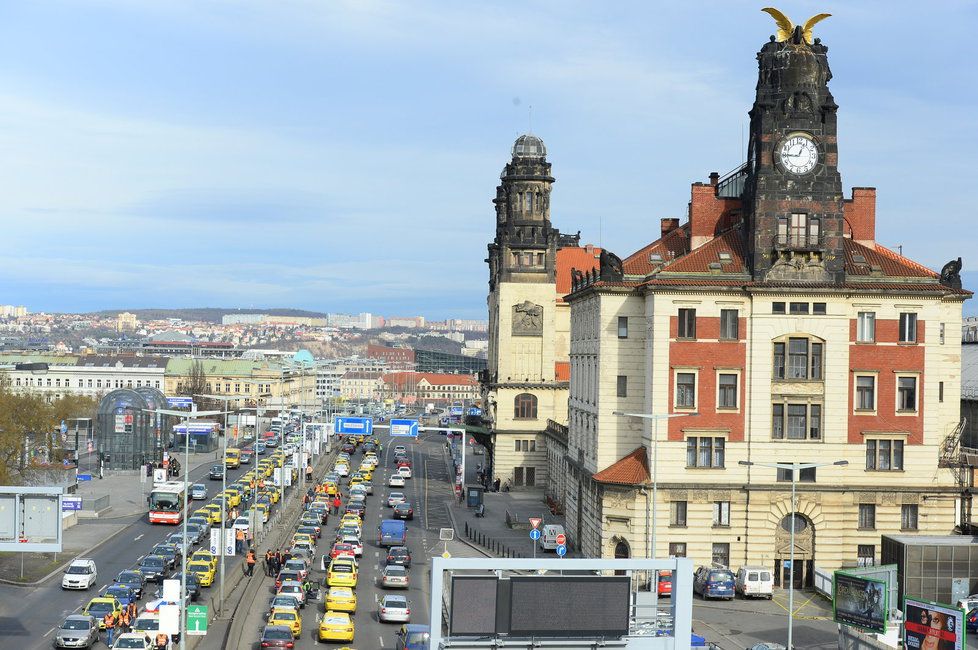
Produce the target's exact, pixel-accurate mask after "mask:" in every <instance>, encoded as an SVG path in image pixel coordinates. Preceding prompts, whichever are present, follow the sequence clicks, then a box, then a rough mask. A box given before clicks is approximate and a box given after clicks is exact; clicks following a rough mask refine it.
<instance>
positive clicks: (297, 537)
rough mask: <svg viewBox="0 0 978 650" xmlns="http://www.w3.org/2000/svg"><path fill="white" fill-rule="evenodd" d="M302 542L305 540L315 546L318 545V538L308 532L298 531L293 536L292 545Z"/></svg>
mask: <svg viewBox="0 0 978 650" xmlns="http://www.w3.org/2000/svg"><path fill="white" fill-rule="evenodd" d="M300 542H304V543H306V544H309V545H310V546H315V545H316V540H315V539H313V537H312V535H310V534H308V533H296V534H295V535H293V536H292V545H293V546H295V545H296V544H298V543H300Z"/></svg>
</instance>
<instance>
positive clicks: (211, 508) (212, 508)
mask: <svg viewBox="0 0 978 650" xmlns="http://www.w3.org/2000/svg"><path fill="white" fill-rule="evenodd" d="M201 510H206V511H207V512H209V513H211V523H212V524H219V523H221V506H220V504H217V503H208V504H207V505H206V506H204V507H203V508H201Z"/></svg>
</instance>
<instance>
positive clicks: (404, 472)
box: [397, 465, 411, 478]
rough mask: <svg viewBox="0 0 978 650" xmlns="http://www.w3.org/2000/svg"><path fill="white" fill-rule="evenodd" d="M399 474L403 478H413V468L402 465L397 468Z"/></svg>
mask: <svg viewBox="0 0 978 650" xmlns="http://www.w3.org/2000/svg"><path fill="white" fill-rule="evenodd" d="M397 473H398V474H400V475H401V478H411V468H410V467H408V466H407V465H402V466H401V467H398V468H397Z"/></svg>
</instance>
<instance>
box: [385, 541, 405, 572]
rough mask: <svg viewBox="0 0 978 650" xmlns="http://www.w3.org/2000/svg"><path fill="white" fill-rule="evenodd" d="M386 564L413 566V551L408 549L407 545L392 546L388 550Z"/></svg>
mask: <svg viewBox="0 0 978 650" xmlns="http://www.w3.org/2000/svg"><path fill="white" fill-rule="evenodd" d="M386 564H387V565H388V566H390V565H392V564H396V565H398V566H402V567H404V568H405V569H409V568H411V551H409V550H408V547H407V546H391V547H390V550H388V551H387V562H386Z"/></svg>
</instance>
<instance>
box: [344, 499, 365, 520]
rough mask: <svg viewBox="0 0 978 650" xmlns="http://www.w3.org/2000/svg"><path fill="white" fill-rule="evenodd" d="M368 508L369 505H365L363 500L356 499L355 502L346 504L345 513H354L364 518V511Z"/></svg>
mask: <svg viewBox="0 0 978 650" xmlns="http://www.w3.org/2000/svg"><path fill="white" fill-rule="evenodd" d="M366 510H367V506H365V505H364V503H363V501H354V502H353V503H348V504H346V508H344V510H343V512H344V513H353V514H355V515H357V516H359V517H360V518H361V519H363V513H364V512H365V511H366Z"/></svg>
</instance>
